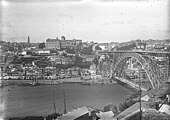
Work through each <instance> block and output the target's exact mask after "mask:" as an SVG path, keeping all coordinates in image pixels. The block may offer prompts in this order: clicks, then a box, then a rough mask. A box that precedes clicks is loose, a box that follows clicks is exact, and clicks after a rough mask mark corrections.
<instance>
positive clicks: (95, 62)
mask: <svg viewBox="0 0 170 120" xmlns="http://www.w3.org/2000/svg"><path fill="white" fill-rule="evenodd" d="M92 62H93V63H94V64H95V65H96V68H97V65H98V63H99V57H98V56H95V57H94V59H93V61H92Z"/></svg>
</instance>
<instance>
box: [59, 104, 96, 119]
mask: <svg viewBox="0 0 170 120" xmlns="http://www.w3.org/2000/svg"><path fill="white" fill-rule="evenodd" d="M92 111H93V109H92V108H88V107H86V106H85V107H81V108H78V109H75V110H73V111H71V112H68V113H66V114H64V115H63V116H61V117H59V118H58V119H57V120H95V119H91V118H92V117H91V116H92V115H90V113H92ZM94 117H95V115H93V118H94Z"/></svg>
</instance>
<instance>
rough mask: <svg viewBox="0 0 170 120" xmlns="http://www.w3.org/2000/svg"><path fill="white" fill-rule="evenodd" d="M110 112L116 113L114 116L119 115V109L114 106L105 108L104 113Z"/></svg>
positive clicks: (110, 105)
mask: <svg viewBox="0 0 170 120" xmlns="http://www.w3.org/2000/svg"><path fill="white" fill-rule="evenodd" d="M108 111H112V112H113V113H114V115H117V114H118V113H119V109H118V107H117V106H116V105H114V104H109V105H106V106H105V107H104V108H103V112H108Z"/></svg>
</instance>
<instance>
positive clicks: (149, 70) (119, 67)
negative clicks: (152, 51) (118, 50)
mask: <svg viewBox="0 0 170 120" xmlns="http://www.w3.org/2000/svg"><path fill="white" fill-rule="evenodd" d="M131 58H133V59H135V60H136V61H137V62H138V63H139V64H140V66H141V67H142V69H143V70H144V71H145V72H146V74H147V76H148V79H149V81H150V83H151V85H152V88H158V87H159V86H160V85H161V84H162V83H163V81H164V74H163V73H162V71H160V69H159V66H158V65H157V64H156V62H155V60H154V59H152V58H151V57H149V56H142V55H141V54H139V53H135V52H129V53H123V54H121V55H120V56H119V57H118V58H117V60H116V62H115V65H114V66H113V72H112V77H122V74H123V69H124V67H125V66H126V62H127V61H128V60H129V59H131Z"/></svg>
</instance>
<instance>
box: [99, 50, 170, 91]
mask: <svg viewBox="0 0 170 120" xmlns="http://www.w3.org/2000/svg"><path fill="white" fill-rule="evenodd" d="M99 54H100V56H105V59H104V60H99V64H98V66H99V68H98V69H99V71H102V69H103V68H102V66H103V65H104V64H107V66H109V67H110V68H108V70H109V76H110V78H112V79H114V78H116V79H119V80H120V81H121V82H126V83H127V84H130V85H131V86H134V85H133V84H137V85H139V83H140V82H141V83H143V84H144V83H146V82H147V84H149V86H150V88H153V89H154V88H159V86H160V85H161V84H162V83H164V82H167V81H168V78H169V75H170V71H169V68H170V66H169V62H170V61H169V58H170V53H169V52H163V51H141V50H132V51H123V50H121V51H102V52H100V53H99ZM147 89H148V88H147Z"/></svg>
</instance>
